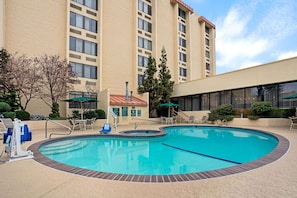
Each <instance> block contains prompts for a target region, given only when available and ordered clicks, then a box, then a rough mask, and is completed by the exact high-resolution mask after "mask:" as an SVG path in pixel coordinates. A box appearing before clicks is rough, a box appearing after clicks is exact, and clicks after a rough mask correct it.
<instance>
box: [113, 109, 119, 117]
mask: <svg viewBox="0 0 297 198" xmlns="http://www.w3.org/2000/svg"><path fill="white" fill-rule="evenodd" d="M112 111H113V112H114V114H116V115H117V116H120V108H118V107H113V108H112Z"/></svg>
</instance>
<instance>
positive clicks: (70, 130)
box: [45, 119, 72, 138]
mask: <svg viewBox="0 0 297 198" xmlns="http://www.w3.org/2000/svg"><path fill="white" fill-rule="evenodd" d="M48 121H50V122H52V123H54V124H57V125H59V126H62V127H64V128H66V129H68V130H69V132H68V133H58V132H53V133H51V134H50V135H49V138H51V137H52V135H70V134H71V132H72V129H71V128H70V127H69V126H66V125H64V124H61V123H59V122H55V121H53V120H49V119H47V120H46V122H45V138H47V123H48Z"/></svg>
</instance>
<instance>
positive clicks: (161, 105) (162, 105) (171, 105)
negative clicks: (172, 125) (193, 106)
mask: <svg viewBox="0 0 297 198" xmlns="http://www.w3.org/2000/svg"><path fill="white" fill-rule="evenodd" d="M159 106H160V107H168V117H170V108H171V107H179V104H175V103H172V102H166V103H162V104H160V105H159Z"/></svg>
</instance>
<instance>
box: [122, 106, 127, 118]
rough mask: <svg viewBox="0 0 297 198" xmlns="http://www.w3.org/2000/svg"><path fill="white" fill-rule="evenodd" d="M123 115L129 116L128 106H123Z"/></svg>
mask: <svg viewBox="0 0 297 198" xmlns="http://www.w3.org/2000/svg"><path fill="white" fill-rule="evenodd" d="M122 116H123V117H127V116H128V107H122Z"/></svg>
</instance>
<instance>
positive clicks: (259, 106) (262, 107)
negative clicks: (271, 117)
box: [251, 102, 272, 117]
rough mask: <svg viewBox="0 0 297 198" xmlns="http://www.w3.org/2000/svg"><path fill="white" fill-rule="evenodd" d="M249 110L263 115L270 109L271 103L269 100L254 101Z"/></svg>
mask: <svg viewBox="0 0 297 198" xmlns="http://www.w3.org/2000/svg"><path fill="white" fill-rule="evenodd" d="M251 110H252V112H253V115H257V116H260V117H263V116H265V115H268V114H269V112H271V111H272V104H271V102H254V103H253V104H252V107H251Z"/></svg>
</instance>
